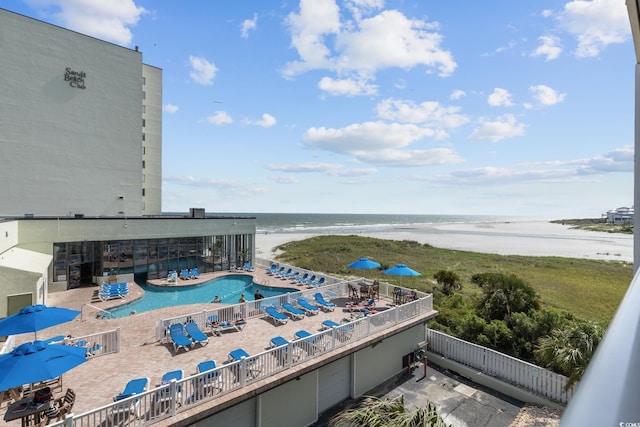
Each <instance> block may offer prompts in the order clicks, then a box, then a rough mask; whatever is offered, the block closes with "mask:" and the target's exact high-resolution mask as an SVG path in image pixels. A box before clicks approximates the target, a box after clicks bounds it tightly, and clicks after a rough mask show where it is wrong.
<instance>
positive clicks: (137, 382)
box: [111, 377, 149, 424]
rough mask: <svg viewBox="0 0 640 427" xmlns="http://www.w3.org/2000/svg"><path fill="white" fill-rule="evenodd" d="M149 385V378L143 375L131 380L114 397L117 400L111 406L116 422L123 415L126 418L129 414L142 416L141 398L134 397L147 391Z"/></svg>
mask: <svg viewBox="0 0 640 427" xmlns="http://www.w3.org/2000/svg"><path fill="white" fill-rule="evenodd" d="M148 386H149V378H145V377H142V378H136V379H133V380H130V381H129V382H128V383H127V385H126V386H125V388H124V390H123V391H122V393H120V394H118V395H117V396H115V397H114V398H113V401H114V402H117V404H116V405H114V406H113V407H112V408H111V414H112V416H113V422H114V424H116V419H118V420H119V419H120V418H121V417H122V418H123V419H124V417H125V416H127V415H129V414H131V415H135V416H136V417H137V418H140V398H139V397H138V398H135V399H133V397H134V396H136V395H138V394H141V393H144V392H145V391H147V387H148ZM118 424H119V422H118Z"/></svg>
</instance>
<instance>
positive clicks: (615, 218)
mask: <svg viewBox="0 0 640 427" xmlns="http://www.w3.org/2000/svg"><path fill="white" fill-rule="evenodd" d="M606 216H607V224H629V223H632V222H633V208H626V207H621V208H618V209H612V210H610V211H607V214H606Z"/></svg>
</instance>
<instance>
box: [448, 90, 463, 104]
mask: <svg viewBox="0 0 640 427" xmlns="http://www.w3.org/2000/svg"><path fill="white" fill-rule="evenodd" d="M463 96H467V92H465V91H463V90H461V89H456V90H454V91H453V92H451V95H449V99H451V100H452V101H457V100H458V99H460V98H462V97H463Z"/></svg>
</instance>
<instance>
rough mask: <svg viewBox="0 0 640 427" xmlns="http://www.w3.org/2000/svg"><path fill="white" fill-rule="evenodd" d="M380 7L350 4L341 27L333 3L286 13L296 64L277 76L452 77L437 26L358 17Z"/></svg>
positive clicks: (391, 15) (313, 3)
mask: <svg viewBox="0 0 640 427" xmlns="http://www.w3.org/2000/svg"><path fill="white" fill-rule="evenodd" d="M382 6H384V3H383V2H381V1H351V2H349V3H348V4H347V7H346V9H347V10H346V11H343V13H345V14H346V12H347V11H349V12H351V13H352V16H353V19H352V20H348V19H345V21H344V22H341V21H340V17H341V11H340V9H339V8H338V6H337V5H336V3H335V1H334V0H301V1H300V10H299V13H295V12H292V13H290V14H289V15H288V17H287V20H286V23H287V25H288V27H289V31H290V33H291V44H292V46H293V47H294V48H295V49H296V50H297V52H298V55H299V57H300V60H298V61H293V62H289V63H288V64H287V65H286V66H285V68H284V70H283V75H284V76H285V77H293V76H295V75H297V74H300V73H304V72H306V71H309V70H314V69H326V70H331V71H335V72H336V73H337V74H338V75H339V76H341V78H342V79H344V78H345V77H344V76H351V75H357V76H358V77H359V78H360V79H362V78H366V79H373V78H374V76H375V73H376V72H377V71H379V70H381V69H385V68H391V67H398V68H404V69H409V68H412V67H415V66H417V65H424V66H426V67H428V69H436V70H437V71H438V73H439V75H440V76H448V75H450V74H452V73H453V71H454V70H455V68H456V67H457V64H456V62H455V61H454V60H453V57H452V55H451V53H450V52H449V51H446V50H444V49H442V47H441V45H442V36H441V35H440V34H439V33H437V32H436V31H435V29H437V27H438V24H437V23H434V22H427V21H426V20H419V19H409V18H407V17H406V16H405V15H403V14H402V13H400V12H399V11H397V10H384V11H382V12H380V13H378V14H377V15H374V16H371V17H366V18H363V14H364V12H366V13H367V14H370V13H372V12H374V11H376V10H377V9H379V8H381V7H382ZM329 42H332V44H331V45H330V44H329Z"/></svg>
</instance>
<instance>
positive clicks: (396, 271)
mask: <svg viewBox="0 0 640 427" xmlns="http://www.w3.org/2000/svg"><path fill="white" fill-rule="evenodd" d="M383 273H384V274H391V275H393V276H419V275H420V273H418V272H417V271H415V270H412V269H410V268H409V267H407V266H406V265H405V264H396V265H394V266H393V267H391V268H388V269H386V270H384V271H383Z"/></svg>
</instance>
